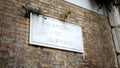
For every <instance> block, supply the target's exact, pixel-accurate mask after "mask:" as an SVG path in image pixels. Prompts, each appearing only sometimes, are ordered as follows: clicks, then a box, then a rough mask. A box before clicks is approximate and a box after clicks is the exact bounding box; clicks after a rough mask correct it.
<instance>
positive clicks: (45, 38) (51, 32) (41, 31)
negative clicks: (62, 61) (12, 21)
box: [29, 14, 83, 52]
mask: <svg viewBox="0 0 120 68" xmlns="http://www.w3.org/2000/svg"><path fill="white" fill-rule="evenodd" d="M29 43H30V44H33V45H38V46H45V47H50V48H57V49H63V50H69V51H74V52H83V39H82V30H81V28H80V27H79V26H77V25H74V24H70V23H67V22H63V21H59V20H57V19H53V18H49V17H46V19H44V18H42V16H36V15H33V14H31V16H30V38H29Z"/></svg>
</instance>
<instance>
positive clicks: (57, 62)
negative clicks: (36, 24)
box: [0, 0, 118, 68]
mask: <svg viewBox="0 0 120 68" xmlns="http://www.w3.org/2000/svg"><path fill="white" fill-rule="evenodd" d="M23 5H24V6H31V7H34V8H41V9H42V10H43V11H44V14H45V15H46V16H49V17H52V18H56V19H59V15H60V14H61V13H64V12H65V11H66V10H71V11H72V14H71V15H70V17H69V18H68V19H67V20H66V21H67V22H70V23H72V24H76V25H78V26H81V27H82V31H83V39H84V40H83V41H84V50H85V52H84V53H83V54H80V53H75V52H69V51H64V50H58V49H51V48H45V47H38V46H33V45H29V43H28V39H29V19H25V18H24V17H23V16H22V14H21V12H22V10H23V9H22V6H23ZM117 65H118V64H117V61H116V55H115V51H114V45H113V40H112V35H111V28H110V26H109V21H108V18H107V17H105V16H102V15H99V14H97V13H94V12H91V11H88V10H86V9H83V8H80V7H78V6H75V5H72V4H70V3H68V2H64V1H63V0H0V68H118V67H117Z"/></svg>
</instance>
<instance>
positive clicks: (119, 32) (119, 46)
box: [112, 27, 120, 53]
mask: <svg viewBox="0 0 120 68" xmlns="http://www.w3.org/2000/svg"><path fill="white" fill-rule="evenodd" d="M112 34H113V39H114V43H115V48H116V52H117V53H120V28H118V27H115V28H113V29H112Z"/></svg>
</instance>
